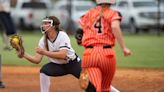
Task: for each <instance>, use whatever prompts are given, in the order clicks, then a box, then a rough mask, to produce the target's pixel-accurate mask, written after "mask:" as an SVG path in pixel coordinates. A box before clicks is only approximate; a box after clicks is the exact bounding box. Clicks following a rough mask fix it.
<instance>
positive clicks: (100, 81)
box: [80, 0, 131, 92]
mask: <svg viewBox="0 0 164 92" xmlns="http://www.w3.org/2000/svg"><path fill="white" fill-rule="evenodd" d="M96 2H97V6H96V7H94V8H91V9H90V10H89V11H88V12H87V13H86V14H85V15H84V16H82V17H81V18H80V24H81V26H82V29H83V37H82V45H83V46H84V47H85V50H84V53H83V58H82V60H83V62H82V68H83V69H85V70H87V71H88V73H89V80H90V81H91V83H92V84H93V85H94V86H95V87H96V92H110V86H111V82H112V79H113V76H114V74H115V70H116V55H115V51H114V46H115V39H117V41H118V43H119V45H120V47H121V49H122V51H123V53H124V55H125V56H128V55H130V54H131V51H130V50H129V49H128V48H126V46H125V44H124V41H123V37H122V34H121V29H120V21H121V16H120V14H119V13H118V12H117V11H114V10H112V9H111V8H110V5H111V4H114V3H115V1H114V0H97V1H96Z"/></svg>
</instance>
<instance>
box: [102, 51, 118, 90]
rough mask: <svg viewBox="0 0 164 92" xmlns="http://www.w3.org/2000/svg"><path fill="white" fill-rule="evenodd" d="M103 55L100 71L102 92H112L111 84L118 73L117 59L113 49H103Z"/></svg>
mask: <svg viewBox="0 0 164 92" xmlns="http://www.w3.org/2000/svg"><path fill="white" fill-rule="evenodd" d="M102 51H103V52H104V53H103V54H101V57H103V58H101V60H102V63H101V64H100V67H101V68H100V69H101V71H102V92H110V90H111V83H112V80H113V77H114V74H115V71H116V57H115V53H114V51H113V50H112V49H103V50H102Z"/></svg>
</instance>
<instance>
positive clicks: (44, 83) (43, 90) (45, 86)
mask: <svg viewBox="0 0 164 92" xmlns="http://www.w3.org/2000/svg"><path fill="white" fill-rule="evenodd" d="M49 88H50V78H49V76H47V75H46V74H44V73H40V92H49Z"/></svg>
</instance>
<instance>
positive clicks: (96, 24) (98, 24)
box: [94, 18, 102, 33]
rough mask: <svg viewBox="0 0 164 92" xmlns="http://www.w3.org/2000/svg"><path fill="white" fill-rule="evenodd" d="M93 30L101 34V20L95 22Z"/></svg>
mask: <svg viewBox="0 0 164 92" xmlns="http://www.w3.org/2000/svg"><path fill="white" fill-rule="evenodd" d="M94 28H95V29H96V30H98V33H102V24H101V18H99V19H98V20H97V21H96V22H95V24H94Z"/></svg>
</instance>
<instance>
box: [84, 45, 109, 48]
mask: <svg viewBox="0 0 164 92" xmlns="http://www.w3.org/2000/svg"><path fill="white" fill-rule="evenodd" d="M93 47H94V46H86V48H93ZM103 48H112V46H111V45H104V46H103Z"/></svg>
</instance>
